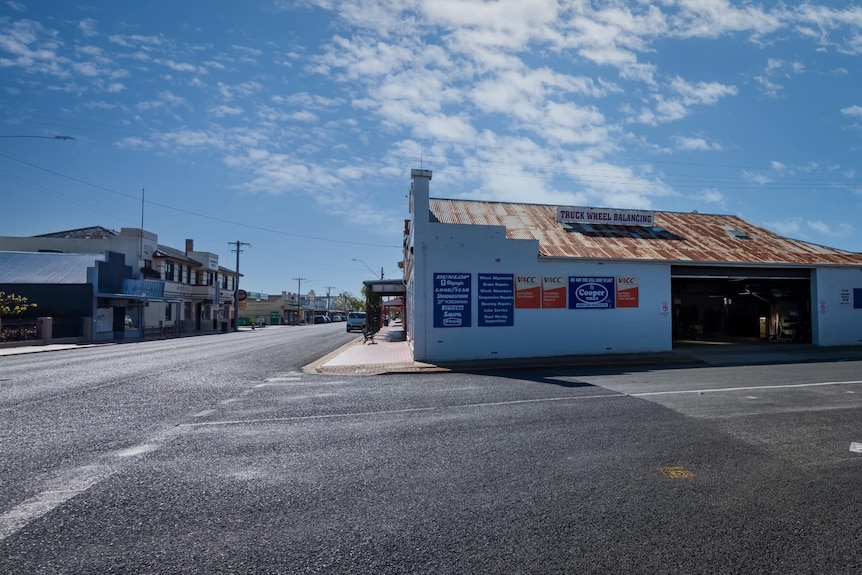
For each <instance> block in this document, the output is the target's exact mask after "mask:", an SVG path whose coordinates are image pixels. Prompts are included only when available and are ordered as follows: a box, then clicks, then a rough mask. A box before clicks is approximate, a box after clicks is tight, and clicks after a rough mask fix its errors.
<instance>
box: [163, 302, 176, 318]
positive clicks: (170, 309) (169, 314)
mask: <svg viewBox="0 0 862 575" xmlns="http://www.w3.org/2000/svg"><path fill="white" fill-rule="evenodd" d="M173 318H174V304H172V303H169V304H166V305H165V321H171V320H172V319H173Z"/></svg>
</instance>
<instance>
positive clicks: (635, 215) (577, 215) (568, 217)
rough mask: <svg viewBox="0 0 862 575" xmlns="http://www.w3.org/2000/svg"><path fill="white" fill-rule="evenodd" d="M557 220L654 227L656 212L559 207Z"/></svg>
mask: <svg viewBox="0 0 862 575" xmlns="http://www.w3.org/2000/svg"><path fill="white" fill-rule="evenodd" d="M557 221H558V222H560V223H566V224H603V225H611V226H647V227H652V226H654V225H655V212H646V211H641V210H614V209H609V208H557Z"/></svg>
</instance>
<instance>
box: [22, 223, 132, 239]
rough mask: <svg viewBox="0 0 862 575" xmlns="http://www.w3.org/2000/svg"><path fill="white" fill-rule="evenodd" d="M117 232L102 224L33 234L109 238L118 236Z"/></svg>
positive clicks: (74, 237)
mask: <svg viewBox="0 0 862 575" xmlns="http://www.w3.org/2000/svg"><path fill="white" fill-rule="evenodd" d="M119 235H120V234H119V233H118V232H115V231H114V230H109V229H108V228H103V227H102V226H90V227H88V228H78V229H76V230H65V231H62V232H51V233H50V234H41V235H38V236H34V237H37V238H67V239H69V238H73V239H79V240H111V239H114V238H116V237H117V236H119Z"/></svg>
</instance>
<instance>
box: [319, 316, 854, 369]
mask: <svg viewBox="0 0 862 575" xmlns="http://www.w3.org/2000/svg"><path fill="white" fill-rule="evenodd" d="M859 360H862V346H847V347H818V346H815V345H811V344H801V343H780V342H772V341H751V342H738V341H735V342H705V341H686V342H675V343H674V349H673V351H668V352H659V353H628V354H607V355H569V356H557V357H537V358H522V359H489V360H471V361H456V362H446V363H437V364H431V363H423V362H419V361H414V360H413V352H412V350H411V348H410V344H409V343H408V342H407V340H406V337H405V333H404V329H403V327H402V326H400V325H394V326H390V327H384V328H383V329H382V330H380V331H379V332H378V333H377V335H376V336H375V338H374V342H373V343H370V342H368V343H366V342H363V340H362V338H359V339H357V340H356V341H354V342H351V343H349V344H348V345H346V346H344V347H342V348H340V349H338V350H335V351H334V352H332V353H331V354H329V355H327V356H325V357H322V358H320V359H319V360H318V361H316V362H314V363H312V364H310V365H307V366H305V368H304V371H306V372H307V373H330V374H340V375H374V374H383V373H433V372H448V371H495V370H510V369H547V368H584V369H586V368H590V369H602V368H608V369H615V368H627V367H628V368H632V367H649V366H654V367H670V366H678V367H684V366H698V365H699V366H708V365H711V366H722V365H724V366H726V365H758V364H779V363H800V362H823V361H859Z"/></svg>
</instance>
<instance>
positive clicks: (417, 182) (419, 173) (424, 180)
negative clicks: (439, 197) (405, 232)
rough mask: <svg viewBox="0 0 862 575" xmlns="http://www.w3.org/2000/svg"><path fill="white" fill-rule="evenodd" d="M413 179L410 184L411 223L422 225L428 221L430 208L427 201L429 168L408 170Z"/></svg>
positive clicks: (429, 179)
mask: <svg viewBox="0 0 862 575" xmlns="http://www.w3.org/2000/svg"><path fill="white" fill-rule="evenodd" d="M410 177H411V178H412V179H413V182H412V184H411V185H410V213H411V214H412V215H413V225H414V227H415V226H418V225H422V224H424V223H425V222H428V221H430V219H431V218H430V211H429V210H430V208H429V202H428V196H429V193H430V191H429V189H428V188H429V186H428V182H430V181H431V170H417V169H413V170H410ZM423 227H424V226H423Z"/></svg>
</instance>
